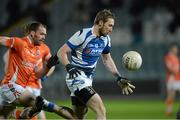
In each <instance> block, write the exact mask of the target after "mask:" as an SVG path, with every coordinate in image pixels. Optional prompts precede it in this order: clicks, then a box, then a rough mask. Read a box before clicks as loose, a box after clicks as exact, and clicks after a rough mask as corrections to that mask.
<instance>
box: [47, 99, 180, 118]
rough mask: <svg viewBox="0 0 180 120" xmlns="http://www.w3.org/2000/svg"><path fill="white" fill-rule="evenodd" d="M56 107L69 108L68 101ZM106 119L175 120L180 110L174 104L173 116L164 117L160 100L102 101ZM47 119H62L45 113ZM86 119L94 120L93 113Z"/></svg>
mask: <svg viewBox="0 0 180 120" xmlns="http://www.w3.org/2000/svg"><path fill="white" fill-rule="evenodd" d="M57 104H58V105H65V106H68V107H70V106H71V103H70V102H69V101H66V102H65V101H58V102H57ZM104 104H105V107H106V112H107V119H175V118H176V112H177V110H178V108H180V104H178V102H175V103H174V109H173V115H172V116H166V115H165V103H164V101H162V100H156V101H155V100H153V101H147V100H104ZM46 115H47V118H48V119H62V118H61V117H59V116H57V115H56V114H54V113H46ZM87 119H95V115H94V113H93V112H92V111H91V110H89V112H88V114H87Z"/></svg>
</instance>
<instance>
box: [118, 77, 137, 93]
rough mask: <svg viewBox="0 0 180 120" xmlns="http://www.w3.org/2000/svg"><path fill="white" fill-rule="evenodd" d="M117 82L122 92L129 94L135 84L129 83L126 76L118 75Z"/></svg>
mask: <svg viewBox="0 0 180 120" xmlns="http://www.w3.org/2000/svg"><path fill="white" fill-rule="evenodd" d="M117 83H118V85H119V86H120V87H121V89H122V93H123V94H126V95H129V94H131V93H133V89H135V86H134V85H132V84H130V81H129V80H128V79H127V78H124V77H121V76H118V78H117Z"/></svg>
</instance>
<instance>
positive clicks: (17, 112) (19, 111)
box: [14, 109, 21, 119]
mask: <svg viewBox="0 0 180 120" xmlns="http://www.w3.org/2000/svg"><path fill="white" fill-rule="evenodd" d="M20 114H21V110H19V109H16V110H15V111H14V118H15V119H19V118H20Z"/></svg>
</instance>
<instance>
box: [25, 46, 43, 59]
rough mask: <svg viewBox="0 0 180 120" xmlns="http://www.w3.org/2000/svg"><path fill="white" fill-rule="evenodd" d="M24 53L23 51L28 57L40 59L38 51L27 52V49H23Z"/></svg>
mask: <svg viewBox="0 0 180 120" xmlns="http://www.w3.org/2000/svg"><path fill="white" fill-rule="evenodd" d="M24 51H25V53H27V54H28V55H30V56H33V57H40V50H37V51H32V50H29V49H28V48H25V49H24Z"/></svg>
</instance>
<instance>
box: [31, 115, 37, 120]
mask: <svg viewBox="0 0 180 120" xmlns="http://www.w3.org/2000/svg"><path fill="white" fill-rule="evenodd" d="M30 120H38V118H37V116H34V117H33V118H31V119H30Z"/></svg>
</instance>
